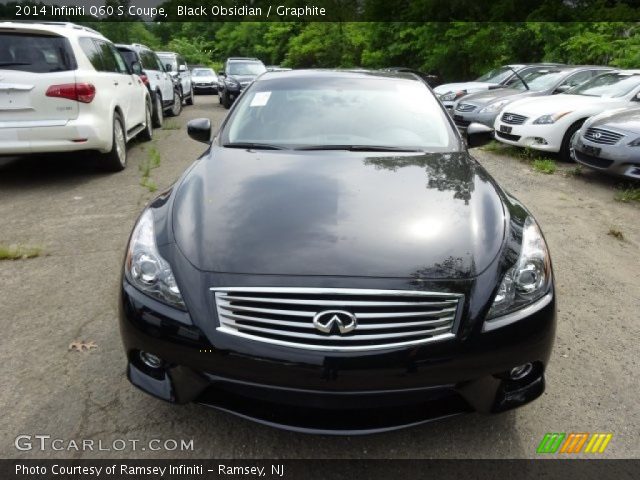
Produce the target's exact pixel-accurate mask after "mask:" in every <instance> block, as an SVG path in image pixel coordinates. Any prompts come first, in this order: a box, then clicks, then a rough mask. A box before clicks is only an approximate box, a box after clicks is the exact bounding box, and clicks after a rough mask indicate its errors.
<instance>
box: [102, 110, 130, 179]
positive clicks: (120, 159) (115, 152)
mask: <svg viewBox="0 0 640 480" xmlns="http://www.w3.org/2000/svg"><path fill="white" fill-rule="evenodd" d="M112 132H113V133H112V142H111V150H110V151H108V152H107V153H105V154H103V155H102V163H103V165H104V167H105V169H106V170H108V171H110V172H121V171H122V170H124V169H125V168H126V167H127V137H126V133H125V128H124V121H123V120H122V117H121V116H120V114H119V113H118V112H116V113H114V115H113V130H112Z"/></svg>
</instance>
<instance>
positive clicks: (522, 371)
mask: <svg viewBox="0 0 640 480" xmlns="http://www.w3.org/2000/svg"><path fill="white" fill-rule="evenodd" d="M532 370H533V364H532V363H524V364H522V365H518V366H517V367H513V368H512V369H511V370H509V378H510V379H511V380H522V379H523V378H524V377H526V376H527V375H529V374H530V373H531V371H532Z"/></svg>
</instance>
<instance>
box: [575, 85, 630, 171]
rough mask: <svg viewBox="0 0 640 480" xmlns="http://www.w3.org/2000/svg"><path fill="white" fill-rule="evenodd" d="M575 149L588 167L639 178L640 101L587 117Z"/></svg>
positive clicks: (578, 158) (580, 159)
mask: <svg viewBox="0 0 640 480" xmlns="http://www.w3.org/2000/svg"><path fill="white" fill-rule="evenodd" d="M636 101H640V97H638V94H636ZM573 149H574V155H575V157H574V158H575V160H576V161H577V162H579V163H581V164H583V165H586V166H587V167H590V168H594V169H596V170H601V171H603V172H606V173H610V174H613V175H619V176H622V177H627V178H631V179H634V180H640V103H639V104H638V106H635V107H632V108H625V109H620V110H610V111H607V112H604V113H601V114H599V115H595V116H593V117H591V118H588V119H587V120H586V121H585V122H584V123H583V124H582V128H581V129H580V131H579V132H578V135H576V137H575V139H574V143H573Z"/></svg>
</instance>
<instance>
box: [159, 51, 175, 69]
mask: <svg viewBox="0 0 640 480" xmlns="http://www.w3.org/2000/svg"><path fill="white" fill-rule="evenodd" d="M158 58H159V59H160V61H161V62H162V64H163V65H167V64H168V65H172V66H173V67H172V69H173V71H176V70H177V66H178V62H177V61H176V57H174V56H173V55H167V54H162V53H158Z"/></svg>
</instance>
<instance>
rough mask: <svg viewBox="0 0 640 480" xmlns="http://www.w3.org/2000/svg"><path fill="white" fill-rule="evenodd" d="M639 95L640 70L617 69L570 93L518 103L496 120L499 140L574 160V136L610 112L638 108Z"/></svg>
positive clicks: (504, 111) (504, 110)
mask: <svg viewBox="0 0 640 480" xmlns="http://www.w3.org/2000/svg"><path fill="white" fill-rule="evenodd" d="M639 92H640V70H615V71H612V72H607V73H603V74H602V75H598V76H597V77H594V78H592V79H591V80H589V81H587V82H586V83H583V84H582V85H580V86H578V87H575V88H573V89H571V90H569V91H567V93H562V94H560V95H554V96H553V97H546V98H527V99H524V100H518V101H516V102H514V103H511V104H509V105H508V106H507V107H505V108H504V109H503V110H502V111H501V112H500V114H499V115H498V117H497V118H496V122H495V125H494V126H495V135H496V139H497V140H499V141H501V142H503V143H508V144H510V145H515V146H519V147H529V148H532V149H534V150H541V151H544V152H554V153H555V152H557V153H559V155H560V159H561V160H564V161H572V156H571V145H572V144H573V137H574V135H576V134H577V132H578V130H580V127H581V126H582V124H583V123H584V121H585V120H586V119H587V118H589V117H591V116H593V115H597V114H598V113H602V112H604V111H606V110H611V109H615V108H621V107H630V106H633V105H634V104H635V105H637V103H636V102H638V101H639V99H638V93H639Z"/></svg>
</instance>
